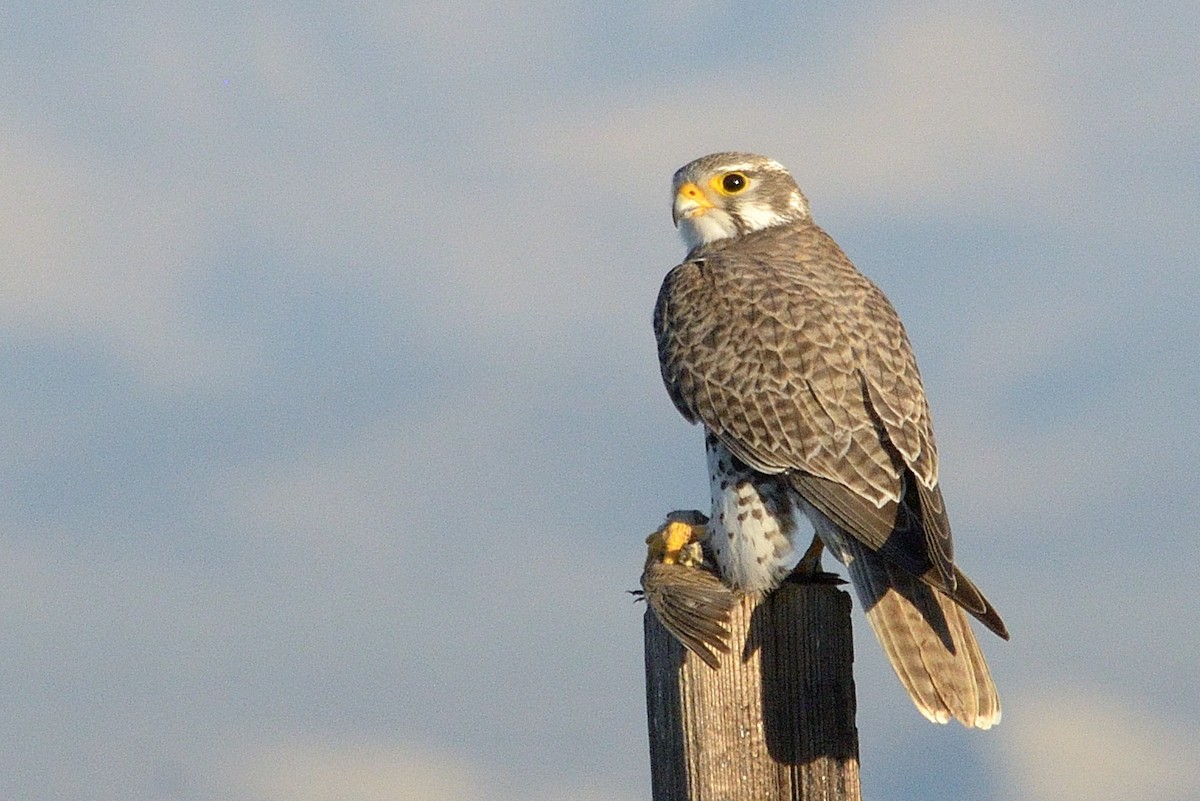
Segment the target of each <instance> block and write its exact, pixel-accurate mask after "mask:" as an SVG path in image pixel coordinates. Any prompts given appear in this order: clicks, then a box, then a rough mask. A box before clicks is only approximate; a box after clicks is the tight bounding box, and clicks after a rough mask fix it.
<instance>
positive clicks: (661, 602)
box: [642, 511, 735, 669]
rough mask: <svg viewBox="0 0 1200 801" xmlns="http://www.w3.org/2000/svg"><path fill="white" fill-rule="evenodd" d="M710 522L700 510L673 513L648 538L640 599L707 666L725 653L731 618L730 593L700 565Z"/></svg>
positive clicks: (708, 569) (726, 651)
mask: <svg viewBox="0 0 1200 801" xmlns="http://www.w3.org/2000/svg"><path fill="white" fill-rule="evenodd" d="M707 523H708V518H707V517H705V516H704V515H702V514H700V513H699V512H694V511H687V512H671V513H670V514H669V515H667V522H665V523H663V525H662V526H661V527H659V529H658V530H657V531H655V532H654V533H653V534H651V535H650V536H649V537H647V538H646V566H645V568H644V569H643V571H642V597H643V598H644V599H645V601H646V603H647V604H649V605H650V608H651V609H653V610H654V614H655V615H656V616H657V617H658V619H659V621H660V622H661V623H662V624H663V626H665V627H666V629H667V631H669V632H671V634H673V635H674V636H675V639H677V640H679V642H680V643H682V644H683V645H684V647H686V648H687V649H688V650H689V651H691V652H692V653H694V654H695V655H696V656H698V657H699V658H700V659H702V660H704V662H705V663H706V664H707V665H708V666H709V667H711V668H714V669H716V668H718V667H720V664H721V663H720V658H719V657H718V654H722V653H729V628H728V623H729V614H730V610H731V609H732V608H733V604H734V600H735V599H734V594H733V591H732V590H730V589H729V588H728V587H726V586H725V585H724V584H722V583H721V580H720V579H719V578H717V576H716V574H715V573H713V572H712V571H711V568H709V567H706V566H705V564H704V549H703V547H702V546H701V544H700V543H701V541H702V540H703V538H704V534H705V525H706V524H707Z"/></svg>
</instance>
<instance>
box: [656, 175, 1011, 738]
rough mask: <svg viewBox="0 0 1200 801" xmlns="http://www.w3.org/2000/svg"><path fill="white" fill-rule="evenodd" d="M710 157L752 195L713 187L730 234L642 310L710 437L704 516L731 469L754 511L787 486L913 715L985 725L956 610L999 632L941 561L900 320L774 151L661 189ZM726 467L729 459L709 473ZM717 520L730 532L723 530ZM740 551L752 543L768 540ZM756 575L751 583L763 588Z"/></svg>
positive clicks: (982, 687)
mask: <svg viewBox="0 0 1200 801" xmlns="http://www.w3.org/2000/svg"><path fill="white" fill-rule="evenodd" d="M756 159H757V160H759V161H757V162H756V161H754V160H756ZM760 163H761V164H763V165H764V166H763V168H762V169H761V170H760V171H759V172H755V168H754V166H753V165H756V164H760ZM723 164H736V165H738V169H739V171H740V172H741V173H744V174H745V175H746V176H748V180H749V181H750V182H751V184H752V186H751V187H750V188H751V189H758V190H759V194H758V195H753V194H752V193H751V192H750V191H747V192H746V193H745V196H744V198H743V196H742V195H739V196H737V197H729V198H725V197H721V196H720V193H714V194H713V199H712V202H713V203H715V204H716V207H717V208H716V210H717V212H725V213H727V214H729V215H733V217H735V218H736V219H737V220H739V223H738V225H737V226H736V232H735V233H734V234H732V235H726V236H725V237H724V238H718V239H715V240H712V241H705V242H702V243H701V244H699V245H698V246H697V247H695V248H693V249H692V251H691V252H690V253H689V254H688V257H687V260H686V261H684V262H683V263H682V264H680V265H679V266H678V267H676V268H675V269H673V270H671V272H670V273H669V274H668V275H667V277H666V279H665V281H664V282H663V285H662V290H661V291H660V293H659V297H658V303H657V305H656V307H655V313H654V329H655V333H656V334H657V337H658V352H659V359H660V363H661V367H662V375H663V380H664V382H665V384H666V386H667V390H668V392H669V393H670V396H671V399H672V401H674V403H675V406H676V407H677V408H678V409H679V411H680V412H681V413H682V414H683V416H684V417H686V418H687V419H688V420H689V421H692V422H699V423H702V424H703V425H704V427H705V429H706V430H707V431H708V432H709V434H710V443H709V451H710V454H709V455H710V462H709V463H710V471H711V472H712V474H713V478H714V480H713V488H714V489H713V491H714V509H713V516H714V518H715V517H716V516H717V515H718V514H719V509H718V507H719V506H720V504H721V503H725V504H726V505H727V507H728V504H729V503H730V501H728V500H722V499H721V498H719V497H718V493H719V490H720V487H721V486H723V485H724V484H728V483H730V482H733V481H737V480H738V476H740V475H746V474H749V475H752V476H754V477H755V480H754V482H752V483H755V484H756V486H757V489H758V490H759V492H760V495H761V498H758V497H756V498H754V499H752V500H754V501H755V502H757V503H759V504H760V506H761V507H762V508H764V509H767V511H768V513H771V509H770V507H771V504H770V503H769V502H768V500H767V498H768V497H769V495H770V493H776V495H777V494H778V487H780V486H781V485H782V486H786V487H788V488H790V490H791V491H793V492H794V493H795V506H796V508H797V509H798V510H800V511H802V512H804V513H805V514H807V516H808V517H809V519H810V520H811V521H812V522H813V524H814V526H815V528H816V530H817V533H818V535H819V536H820V537H821V538H822V540H823V541H824V543H825V546H826V547H827V548H828V549H829V550H830V551H831V552H832V553H833V554H834V555H835V556H836V557H837V558H838V559H839V560H841V561H842V562H844V563H848V564H849V571H850V576H851V580H852V582H853V584H854V586H855V589H856V591H857V593H858V595H859V598H860V600H861V601H862V603H863V605H864V607H865V608H866V610H867V616H868V619H869V620H870V622H871V624H872V627H873V628H874V630H875V632H876V634H877V636H878V638H879V640H880V642H881V644H882V645H883V646H884V650H885V651H886V652H887V654H888V657H889V659H890V660H891V662H892V664H893V667H894V668H895V669H896V672H897V675H898V676H899V677H900V679H901V681H902V682H903V683H904V685H905V686H906V688H907V689H908V690H909V692H910V694H911V695H912V697H913V700H914V702H915V703H916V704H917V706H918V708H919V709H921V711H922V713H923V714H925V715H926V716H927V717H930V718H931V719H935V720H939V721H942V722H944V721H945V720H947V719H948V718H949V717H954V718H957V719H959V720H960V721H962V722H963V723H965V724H967V725H973V726H979V727H981V728H986V727H987V726H990V725H991V724H992V723H994V722H996V721H997V720H998V719H999V700H998V698H997V696H996V692H995V687H994V685H993V684H992V681H991V677H990V675H989V674H988V670H987V665H986V663H985V662H984V660H983V656H982V654H981V653H980V651H979V647H978V644H977V643H976V641H975V637H974V635H973V633H972V632H971V628H970V626H969V624H968V623H967V620H966V618H965V616H964V615H963V610H964V609H965V610H966V611H968V612H970V613H971V614H972V615H974V616H975V617H977V618H978V619H979V620H980V621H982V622H983V623H984V625H986V626H987V627H988V628H990V629H991V630H992V631H994V632H996V633H997V634H999V635H1000V636H1002V637H1005V638H1007V631H1006V630H1005V628H1004V624H1003V622H1002V621H1001V620H1000V617H999V616H998V615H997V614H996V611H995V609H993V608H992V607H991V605H990V604H989V603H988V602H987V600H986V599H985V598H984V597H983V595H982V594H981V593H980V592H979V590H978V589H976V587H975V586H974V584H972V583H971V581H970V580H969V579H967V578H966V576H965V575H963V573H962V572H961V571H960V570H959V569H958V568H957V567H956V566H955V564H954V551H953V546H952V542H951V536H950V524H949V520H948V518H947V516H946V510H945V505H944V503H943V499H942V493H941V489H940V488H939V487H938V464H937V448H936V445H935V442H934V437H933V429H932V427H931V424H930V418H929V408H928V405H927V403H926V400H925V392H924V389H923V387H922V384H921V378H920V375H919V373H918V371H917V365H916V360H915V358H914V357H913V353H912V348H911V346H910V344H909V341H908V337H907V335H906V334H905V331H904V326H903V325H902V324H901V322H900V319H899V317H898V316H897V314H896V312H895V310H894V309H893V307H892V305H891V304H890V303H889V302H888V300H887V298H886V297H884V295H883V293H882V292H881V291H880V290H879V289H878V288H877V287H876V286H875V285H874V284H872V283H871V282H870V281H869V280H868V279H867V278H865V277H864V276H863V275H862V274H861V273H859V272H858V270H857V269H855V267H854V265H853V264H851V263H850V261H849V259H847V258H846V256H845V255H844V254H843V253H842V251H841V249H840V248H839V247H838V246H837V244H836V243H835V242H834V241H833V240H832V239H831V238H830V237H829V235H828V234H826V233H825V232H824V231H823V230H821V229H820V228H818V227H817V226H816V225H815V224H813V222H812V221H811V219H810V218H809V216H808V209H807V202H806V201H802V198H803V196H802V195H799V191H798V190H797V189H795V184H794V182H793V181H792V180H791V178H790V176H788V175H787V174H786V172H783V171H782V168H779V167H778V165H777V164H775V163H774V162H770V161H769V160H766V159H762V157H758V156H751V155H748V154H717V155H716V156H713V157H707V159H706V160H698V161H697V162H694V163H693V164H692V165H688V167H685V168H684V169H683V170H681V171H680V173H677V176H676V189H677V190H679V187H680V186H681V185H683V184H684V182H685V181H690V182H694V183H695V185H698V186H706V185H707V184H704V183H702V180H704V181H711V180H712V179H710V178H709V175H710V174H714V175H716V176H717V179H716V180H719V179H720V175H721V170H722V169H723ZM724 169H728V168H727V167H724ZM756 182H757V184H758V186H755V183H756ZM688 186H691V184H688ZM713 186H716V185H715V184H713ZM797 197H798V198H800V199H801V201H802V202H797V200H796V198H797ZM751 202H753V203H755V204H757V205H756V206H755V207H753V208H750V207H749V206H748V204H750V203H751ZM739 204H742V205H740V206H739ZM787 204H790V205H787ZM785 205H786V206H787V208H788V209H791V211H790V212H788V213H786V214H783V213H781V215H780V219H779V220H778V221H773V222H771V223H770V224H768V225H767V227H763V228H760V229H758V230H749V231H746V230H745V228H746V226H745V225H744V224H743V222H742V221H743V218H744V217H747V216H748V214H749V212H746V213H745V214H743V213H742V212H743V211H745V210H746V209H748V208H750V211H754V212H755V213H756V214H758V215H759V217H760V218H761V217H762V216H763V214H764V209H766V210H770V209H772V208H779V209H784V207H785ZM677 214H678V208H677ZM730 227H733V226H730ZM707 230H712V229H707ZM726 462H733V464H732V465H731V468H732V469H730V470H726V471H722V470H720V469H717V468H714V465H723V464H725V463H726ZM721 482H723V484H722V483H721ZM738 502H739V503H741V502H742V501H741V500H739V501H738ZM775 506H776V507H778V506H779V504H778V502H775ZM776 514H778V512H776ZM779 522H780V525H779V526H778V527H777V528H778V529H779V530H783V529H785V528H789V525H788V524H789V523H790V521H782V520H781V521H779ZM715 523H716V524H720V525H722V526H723V525H724V521H723V520H716V521H715ZM731 526H732V524H731ZM721 531H723V532H725V534H726V536H727V538H728V539H729V540H731V541H732V540H733V539H734V537H735V534H737V533H739V531H738V530H737V529H736V527H730V528H728V529H726V528H721ZM755 531H756V532H757V529H756V530H755ZM746 536H747V537H751V536H759V535H758V534H757V533H753V534H752V533H747V534H746ZM776 536H778V535H776ZM790 536H791V535H790V530H789V532H788V539H789V541H790ZM715 544H716V543H714V545H715ZM792 545H793V546H798V547H802V545H803V544H802V543H792ZM755 547H758V548H759V551H758V552H759V553H763V552H765V550H764V549H766V547H767V545H766V544H765V543H761V544H760V545H758V546H755ZM798 547H794V548H793V549H792V550H797V549H798ZM788 556H789V558H791V559H792V562H790V563H788V564H794V559H795V556H794V555H791V554H790V553H789V555H788ZM717 557H718V558H717V561H718V565H719V566H721V567H722V568H724V569H727V571H729V572H728V573H727V575H726V576H725V577H726V579H727V580H729V581H730V582H731V583H732V584H733V585H734V586H738V585H739V583H741V582H742V581H744V579H740V578H739V577H738V576H737V574H736V571H737V570H738V569H739V568H738V567H737V565H736V564H733V563H731V561H730V560H731V557H730V556H729V555H728V554H725V553H722V552H720V550H719V549H717ZM781 564H782V562H781ZM775 572H776V573H778V572H779V567H778V565H776V567H775ZM783 572H784V573H786V570H784V571H783ZM764 575H765V574H764ZM771 576H772V577H771V578H768V579H763V580H765V581H768V582H769V583H770V586H774V585H777V583H778V581H776V580H775V579H774V573H773V574H771ZM768 588H769V587H768ZM760 589H761V588H760Z"/></svg>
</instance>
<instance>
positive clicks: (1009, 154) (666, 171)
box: [533, 7, 1069, 209]
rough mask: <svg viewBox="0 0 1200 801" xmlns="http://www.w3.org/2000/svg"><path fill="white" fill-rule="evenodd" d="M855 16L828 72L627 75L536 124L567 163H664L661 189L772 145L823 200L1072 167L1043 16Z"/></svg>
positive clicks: (969, 11)
mask: <svg viewBox="0 0 1200 801" xmlns="http://www.w3.org/2000/svg"><path fill="white" fill-rule="evenodd" d="M857 27H858V30H857V32H856V33H854V34H852V35H849V36H847V37H846V38H844V39H843V40H841V41H839V42H836V43H835V45H834V46H833V47H832V48H831V49H830V53H831V55H830V58H829V61H828V63H827V64H826V65H824V68H823V70H822V71H821V72H820V73H818V74H802V75H798V74H796V73H794V72H792V71H790V70H788V69H786V68H785V65H784V64H782V63H774V64H772V69H771V71H770V72H768V71H766V70H764V69H763V68H761V67H754V68H746V67H741V68H739V67H725V68H724V69H722V70H715V71H712V72H708V73H705V74H703V75H697V76H696V77H695V78H694V79H693V80H691V81H690V82H687V83H682V84H681V83H679V82H676V83H674V84H673V85H670V86H668V87H666V88H656V89H651V90H649V91H641V90H629V89H624V90H621V91H620V92H618V93H614V94H610V95H609V96H606V97H592V98H590V99H589V102H588V103H587V107H588V110H587V111H585V112H584V113H582V114H581V113H579V112H580V111H581V109H578V108H572V109H571V110H570V111H571V113H567V112H566V111H565V110H564V109H562V108H547V109H544V110H543V114H542V115H541V119H540V121H535V122H534V123H533V124H534V126H535V130H536V131H537V138H538V139H539V141H543V142H546V143H547V145H548V146H549V147H550V148H551V150H552V152H554V153H555V154H556V155H557V158H558V160H559V161H560V162H561V163H562V165H563V167H564V169H566V170H567V171H574V170H578V169H580V166H581V164H582V165H587V166H586V167H585V169H587V170H588V172H589V173H590V174H591V175H592V176H593V178H597V177H599V178H603V179H605V180H609V181H611V180H614V179H620V178H624V177H626V176H632V177H633V178H637V179H639V180H640V179H642V178H644V177H647V176H649V177H653V176H658V177H659V180H660V183H661V184H662V186H663V187H664V188H663V190H662V191H663V192H665V191H666V189H665V186H666V182H667V180H668V178H669V175H670V171H671V170H673V169H675V167H678V166H679V165H680V164H681V163H682V162H683V161H685V160H687V159H689V158H693V157H695V156H699V155H701V154H702V153H705V152H710V151H715V150H721V149H751V150H757V151H760V152H766V153H768V154H769V155H773V156H775V157H777V158H779V159H781V160H783V161H784V162H785V163H786V164H787V165H788V166H789V167H791V169H792V170H793V172H794V173H795V175H796V176H797V179H798V180H799V181H800V183H801V186H805V187H813V186H817V187H820V188H821V189H820V191H819V193H817V194H816V195H815V196H814V205H815V206H816V207H817V208H820V207H821V206H823V205H826V204H832V203H845V204H848V205H851V204H852V205H857V206H861V204H862V203H863V202H864V198H865V202H868V203H871V204H879V205H884V206H887V207H891V208H896V209H911V208H912V207H914V206H930V205H934V204H942V205H944V204H947V203H950V202H961V201H962V200H963V199H970V200H972V201H976V202H980V203H984V204H988V203H991V202H994V198H995V196H996V195H997V194H1000V195H1005V194H1020V193H1024V192H1027V190H1028V186H1029V182H1030V181H1033V182H1035V183H1036V182H1043V181H1047V180H1049V179H1050V178H1051V176H1053V175H1054V174H1055V173H1056V172H1058V171H1060V170H1061V169H1062V168H1063V161H1064V159H1065V158H1066V155H1067V151H1068V146H1069V142H1068V141H1066V139H1065V137H1066V135H1067V134H1066V131H1065V129H1064V126H1063V118H1064V117H1065V115H1066V114H1067V113H1068V109H1067V108H1066V107H1065V105H1064V104H1063V101H1062V100H1061V98H1060V97H1059V94H1058V92H1057V90H1056V86H1055V84H1056V81H1058V80H1059V77H1058V76H1057V75H1056V74H1055V72H1054V70H1053V69H1052V65H1051V64H1050V63H1048V60H1047V59H1046V58H1045V57H1044V54H1043V52H1042V45H1041V42H1040V40H1039V38H1038V37H1037V36H1031V35H1030V31H1029V30H1027V29H1025V28H1023V27H1019V26H1018V25H1016V24H1014V23H1013V22H1012V21H1010V20H1008V19H1006V18H1004V17H1002V16H1000V15H999V14H997V13H996V12H994V11H992V10H990V9H989V8H987V7H971V8H960V9H955V10H954V12H953V13H951V12H948V11H947V10H946V9H938V10H937V11H929V12H926V13H921V12H916V11H914V10H913V9H911V8H904V9H896V10H895V11H894V12H893V13H892V14H890V15H889V14H880V13H879V12H878V10H872V11H871V15H870V16H869V17H864V18H863V19H862V20H861V24H860V25H859V26H857ZM659 86H660V87H661V85H659ZM595 142H604V143H605V147H602V148H600V147H595V146H594V143H595ZM623 185H624V184H623ZM641 194H642V195H646V192H645V191H642V192H641ZM659 194H661V193H659ZM656 196H657V195H656Z"/></svg>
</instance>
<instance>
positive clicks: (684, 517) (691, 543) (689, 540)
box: [646, 509, 708, 567]
mask: <svg viewBox="0 0 1200 801" xmlns="http://www.w3.org/2000/svg"><path fill="white" fill-rule="evenodd" d="M707 523H708V518H707V517H705V516H704V515H702V514H700V513H699V512H697V511H695V510H691V509H689V510H687V511H682V512H671V513H670V514H668V515H667V522H665V523H663V524H662V526H660V527H659V528H658V530H657V531H655V532H654V533H653V534H651V535H650V536H649V537H646V566H647V567H649V566H650V564H652V563H658V564H663V565H684V566H686V567H699V566H700V565H702V564H703V563H704V549H703V548H702V547H701V546H700V542H701V541H702V540H703V539H704V532H705V526H706V524H707Z"/></svg>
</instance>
